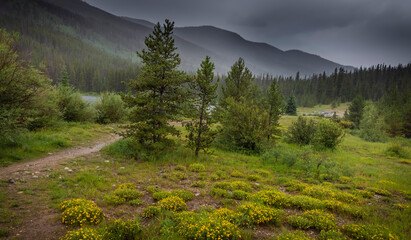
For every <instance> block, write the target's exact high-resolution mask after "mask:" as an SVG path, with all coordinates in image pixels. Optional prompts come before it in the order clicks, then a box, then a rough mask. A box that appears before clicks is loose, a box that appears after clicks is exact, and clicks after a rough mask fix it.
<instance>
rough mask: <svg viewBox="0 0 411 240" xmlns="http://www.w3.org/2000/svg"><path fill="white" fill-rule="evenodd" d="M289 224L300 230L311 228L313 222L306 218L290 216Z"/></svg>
mask: <svg viewBox="0 0 411 240" xmlns="http://www.w3.org/2000/svg"><path fill="white" fill-rule="evenodd" d="M288 224H290V225H291V226H292V227H295V228H298V229H303V230H305V229H308V228H310V227H311V222H310V220H308V219H307V218H305V217H302V216H290V217H288Z"/></svg>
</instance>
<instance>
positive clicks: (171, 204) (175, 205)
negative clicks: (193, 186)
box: [158, 196, 187, 212]
mask: <svg viewBox="0 0 411 240" xmlns="http://www.w3.org/2000/svg"><path fill="white" fill-rule="evenodd" d="M158 205H159V206H160V208H161V209H164V210H170V211H175V212H178V211H183V210H186V209H187V204H186V203H185V202H184V201H183V199H181V198H179V197H176V196H171V197H168V198H165V199H163V200H161V201H160V202H158Z"/></svg>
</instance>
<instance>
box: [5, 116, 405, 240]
mask: <svg viewBox="0 0 411 240" xmlns="http://www.w3.org/2000/svg"><path fill="white" fill-rule="evenodd" d="M294 119H296V117H284V118H283V119H282V120H281V122H282V125H283V127H284V128H286V127H287V125H289V124H290V123H291V121H292V120H294ZM128 143H129V142H128V140H120V141H118V142H116V143H114V144H112V145H110V146H107V147H106V148H104V149H103V150H102V153H101V154H94V155H90V156H86V157H82V158H78V159H73V160H72V161H70V162H68V163H67V164H64V165H61V166H60V167H59V168H57V169H53V170H51V171H50V172H47V174H45V175H42V176H41V177H40V178H38V179H27V178H24V177H23V178H22V179H21V180H18V181H16V183H15V184H9V183H7V182H6V181H3V182H1V184H0V190H1V191H0V236H8V237H7V238H9V239H14V238H15V239H29V238H25V237H24V236H25V234H26V235H27V234H29V233H30V234H31V235H30V236H31V237H32V239H46V238H47V239H58V238H60V237H64V236H66V237H65V238H63V239H79V238H70V236H72V235H76V234H79V235H82V234H83V235H85V233H84V231H89V234H90V236H91V235H92V234H94V236H99V234H103V233H104V234H105V235H106V236H107V235H108V233H109V232H110V234H114V235H110V236H115V237H114V238H113V239H132V238H121V236H120V234H123V235H122V236H123V237H124V236H129V237H130V236H137V237H136V239H195V238H196V239H276V238H277V237H279V238H278V239H320V240H321V239H410V236H411V231H410V229H411V209H410V208H409V201H410V198H411V171H410V164H411V161H410V152H411V141H409V140H404V139H391V140H390V141H389V142H386V143H370V142H365V141H364V140H362V139H360V138H358V137H356V136H353V135H350V134H349V133H348V134H347V135H346V137H345V139H344V141H343V142H342V144H341V145H340V146H339V147H338V149H336V150H334V151H316V150H314V149H312V148H311V147H309V146H306V147H299V146H296V145H293V144H288V143H286V142H284V141H283V140H282V139H280V140H279V141H278V143H277V144H276V146H275V147H274V148H273V149H271V150H269V151H267V152H266V153H265V154H263V155H260V156H249V155H244V154H240V153H233V152H227V151H222V150H219V149H212V150H213V153H212V154H211V155H200V157H199V158H198V159H196V158H195V156H194V154H193V152H192V151H191V150H189V149H186V148H184V142H180V143H179V147H178V148H177V149H176V150H175V151H172V152H168V153H164V156H163V157H162V158H161V159H159V160H157V161H151V162H147V161H141V160H138V159H133V158H130V157H127V144H128ZM67 169H70V170H71V171H67ZM127 183H129V184H127ZM124 184H127V185H124ZM181 190H184V191H181ZM77 198H81V199H88V200H92V201H94V202H95V203H96V205H97V206H94V207H95V208H97V209H98V208H100V209H102V212H103V213H104V215H105V217H104V220H103V217H102V215H98V217H96V218H95V219H97V218H99V220H98V221H97V220H95V219H94V223H95V222H98V224H89V225H88V224H85V225H84V226H83V228H80V226H78V225H76V224H75V222H76V221H77V220H76V219H81V216H80V215H81V214H80V213H75V212H74V213H73V212H70V213H67V212H66V211H64V212H63V211H61V205H60V204H61V203H62V202H63V201H66V200H70V199H77ZM91 205H92V204H91ZM78 206H80V207H79V208H80V209H82V208H84V209H94V208H93V206H88V205H87V207H85V206H86V205H78ZM73 209H74V208H73ZM73 211H74V210H73ZM90 211H91V210H90ZM93 211H94V210H93ZM95 211H97V210H95ZM38 213H46V214H44V215H45V216H46V217H44V216H43V215H41V216H39V215H38ZM70 214H71V215H70ZM96 216H97V215H96ZM83 217H84V216H83ZM67 219H71V220H73V219H74V220H73V221H74V225H71V226H70V224H67V223H66V224H64V223H62V220H63V221H67ZM114 219H123V220H119V221H117V222H113V220H114ZM125 219H132V220H135V221H126V220H125ZM100 220H101V223H100ZM33 221H34V222H33ZM36 222H37V223H38V224H37V225H36V224H34V223H36ZM387 223H389V224H387ZM40 225H41V226H42V227H41V226H40ZM33 226H37V227H38V228H37V231H33V230H30V228H31V227H33ZM125 226H133V227H132V228H133V229H134V230H135V231H134V232H131V231H130V230H129V229H130V228H127V227H125ZM85 227H87V228H85ZM78 229H86V230H83V232H77V233H76V232H72V233H71V235H70V234H68V233H67V232H68V231H78ZM90 229H91V230H90ZM107 229H109V230H107ZM136 229H137V230H136ZM66 234H67V235H66ZM115 234H117V235H115ZM287 234H288V235H287ZM33 237H34V238H33ZM218 237H220V238H218ZM89 239H100V238H98V237H96V238H89Z"/></svg>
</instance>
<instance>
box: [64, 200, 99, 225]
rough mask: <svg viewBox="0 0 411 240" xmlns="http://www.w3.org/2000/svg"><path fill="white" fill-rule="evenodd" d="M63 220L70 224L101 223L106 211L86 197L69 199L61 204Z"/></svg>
mask: <svg viewBox="0 0 411 240" xmlns="http://www.w3.org/2000/svg"><path fill="white" fill-rule="evenodd" d="M60 209H61V210H62V211H63V213H62V222H63V223H65V224H69V225H80V226H83V225H85V224H99V223H100V222H101V221H102V220H104V213H103V210H101V209H100V208H99V207H97V205H96V204H95V203H94V202H92V201H88V200H85V199H74V200H67V201H64V202H63V203H61V204H60Z"/></svg>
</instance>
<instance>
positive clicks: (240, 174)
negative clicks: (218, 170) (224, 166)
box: [230, 170, 245, 178]
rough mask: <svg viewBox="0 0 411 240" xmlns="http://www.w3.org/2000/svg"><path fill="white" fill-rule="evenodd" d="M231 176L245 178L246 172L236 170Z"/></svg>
mask: <svg viewBox="0 0 411 240" xmlns="http://www.w3.org/2000/svg"><path fill="white" fill-rule="evenodd" d="M230 175H231V177H236V178H243V177H245V174H244V173H242V172H240V171H238V170H234V171H232V172H231V173H230Z"/></svg>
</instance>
